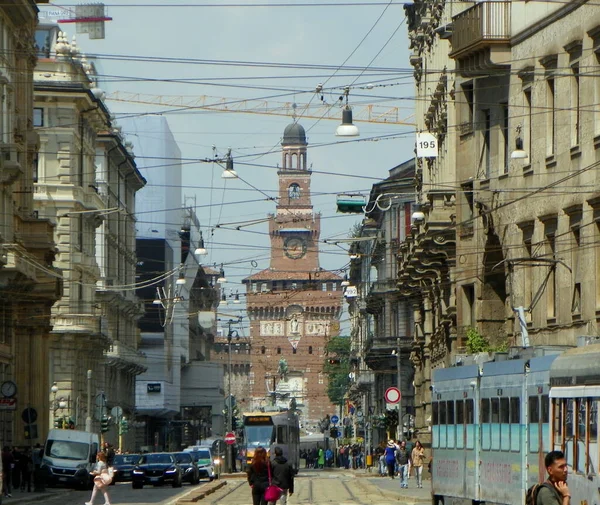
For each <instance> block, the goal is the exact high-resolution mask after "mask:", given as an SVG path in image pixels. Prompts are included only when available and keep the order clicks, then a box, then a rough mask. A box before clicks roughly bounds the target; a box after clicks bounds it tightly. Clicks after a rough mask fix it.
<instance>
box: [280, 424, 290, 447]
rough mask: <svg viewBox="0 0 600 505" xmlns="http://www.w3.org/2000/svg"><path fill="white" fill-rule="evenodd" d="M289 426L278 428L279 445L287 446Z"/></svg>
mask: <svg viewBox="0 0 600 505" xmlns="http://www.w3.org/2000/svg"><path fill="white" fill-rule="evenodd" d="M286 428H287V426H277V443H278V444H287V443H288V436H287V430H286Z"/></svg>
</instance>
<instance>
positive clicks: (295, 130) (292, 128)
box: [281, 123, 307, 146]
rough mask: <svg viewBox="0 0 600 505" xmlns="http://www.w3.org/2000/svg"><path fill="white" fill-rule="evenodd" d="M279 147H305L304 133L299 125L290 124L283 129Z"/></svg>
mask: <svg viewBox="0 0 600 505" xmlns="http://www.w3.org/2000/svg"><path fill="white" fill-rule="evenodd" d="M281 145H284V146H305V145H307V142H306V132H305V131H304V128H303V127H302V125H301V124H298V123H292V124H289V125H287V126H286V127H285V130H284V131H283V140H282V141H281Z"/></svg>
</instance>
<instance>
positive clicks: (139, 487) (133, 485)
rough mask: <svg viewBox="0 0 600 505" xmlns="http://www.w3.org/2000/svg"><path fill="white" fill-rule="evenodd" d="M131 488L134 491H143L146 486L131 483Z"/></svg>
mask: <svg viewBox="0 0 600 505" xmlns="http://www.w3.org/2000/svg"><path fill="white" fill-rule="evenodd" d="M131 487H132V488H133V489H142V488H143V487H144V484H141V483H139V482H132V483H131Z"/></svg>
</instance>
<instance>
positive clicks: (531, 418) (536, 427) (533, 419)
mask: <svg viewBox="0 0 600 505" xmlns="http://www.w3.org/2000/svg"><path fill="white" fill-rule="evenodd" d="M540 414H541V412H540V398H539V396H530V397H529V398H528V399H527V417H528V419H527V421H528V423H527V429H528V430H529V452H530V453H534V454H535V453H537V452H539V450H540V427H541V425H540V419H541V416H540Z"/></svg>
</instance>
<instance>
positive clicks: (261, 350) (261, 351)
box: [260, 345, 267, 354]
mask: <svg viewBox="0 0 600 505" xmlns="http://www.w3.org/2000/svg"><path fill="white" fill-rule="evenodd" d="M265 352H267V350H266V349H265V346H264V345H263V346H262V347H261V348H260V353H261V354H264V353H265Z"/></svg>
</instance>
